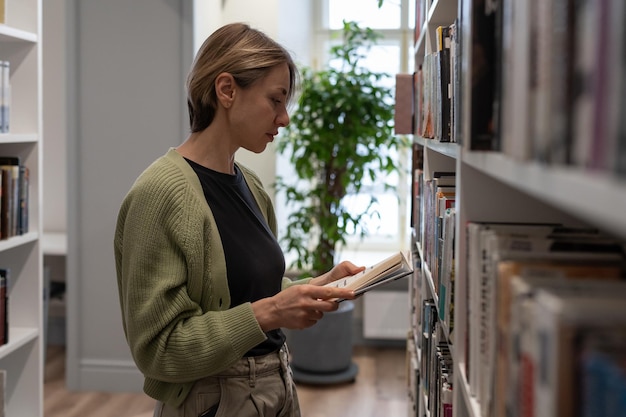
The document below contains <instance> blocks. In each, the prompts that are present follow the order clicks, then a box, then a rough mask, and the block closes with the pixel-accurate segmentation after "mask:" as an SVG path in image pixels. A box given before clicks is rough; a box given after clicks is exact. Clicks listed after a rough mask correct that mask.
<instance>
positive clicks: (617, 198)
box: [410, 0, 626, 417]
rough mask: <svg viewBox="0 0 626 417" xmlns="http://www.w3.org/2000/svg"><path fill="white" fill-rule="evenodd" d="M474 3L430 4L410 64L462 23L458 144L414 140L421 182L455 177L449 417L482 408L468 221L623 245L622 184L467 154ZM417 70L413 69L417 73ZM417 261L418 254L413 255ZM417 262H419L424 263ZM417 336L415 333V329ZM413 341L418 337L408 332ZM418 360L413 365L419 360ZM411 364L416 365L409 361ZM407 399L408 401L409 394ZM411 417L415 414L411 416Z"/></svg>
mask: <svg viewBox="0 0 626 417" xmlns="http://www.w3.org/2000/svg"><path fill="white" fill-rule="evenodd" d="M472 3H473V1H472V0H458V2H457V0H435V1H433V4H432V6H431V8H430V9H429V10H428V12H427V13H426V15H425V19H426V21H425V23H424V24H423V27H422V28H421V31H420V33H419V34H418V35H419V36H417V37H416V38H417V40H416V45H415V51H416V64H420V63H422V62H423V60H424V55H425V54H428V53H430V52H432V51H434V50H435V33H436V32H435V31H436V28H437V27H438V26H440V25H450V24H451V23H453V22H454V20H455V18H457V16H459V15H461V17H462V20H461V23H460V25H459V26H458V27H457V30H458V31H460V33H461V36H462V38H461V39H462V42H463V43H462V47H461V50H462V51H463V55H462V59H461V63H462V92H461V97H462V99H463V102H462V106H461V109H462V114H461V120H462V121H463V125H462V131H461V133H462V139H463V143H462V144H456V143H440V142H437V141H435V140H432V139H424V138H421V137H418V136H415V139H414V140H415V142H416V143H417V144H419V145H420V146H421V147H422V148H423V150H424V152H423V163H424V166H423V170H424V173H425V175H426V176H428V175H429V174H428V173H430V174H432V172H433V171H455V172H456V204H455V209H456V218H455V222H456V237H455V245H456V247H455V272H456V276H455V289H454V331H453V332H452V333H450V331H449V329H447V327H446V325H445V323H443V324H442V333H443V337H445V338H447V339H448V341H449V343H450V344H451V351H452V357H453V362H454V366H453V371H454V389H453V415H454V416H458V417H481V415H482V410H481V404H480V402H479V401H478V400H477V398H476V396H474V395H473V394H472V389H471V387H470V383H469V381H468V378H467V375H466V367H465V363H464V362H465V356H464V352H465V351H466V335H465V334H464V333H463V332H462V331H461V330H462V329H465V328H466V324H467V317H466V316H465V314H466V311H467V309H466V306H467V301H468V290H467V288H468V283H467V276H466V275H465V271H466V256H467V252H468V248H467V244H466V240H467V234H466V228H465V225H466V224H467V222H469V221H517V222H560V223H563V224H568V225H585V226H593V227H596V228H598V229H600V230H601V231H603V232H606V233H608V234H611V235H613V236H615V237H616V238H619V239H624V238H626V217H625V215H624V213H626V180H625V179H624V178H622V179H620V178H619V177H617V176H616V175H614V174H613V173H611V172H602V171H590V170H586V169H583V168H579V167H575V166H565V165H548V164H543V163H538V162H535V161H520V160H519V159H516V158H513V157H510V156H508V155H506V154H504V153H501V152H496V151H473V150H470V149H469V146H468V145H469V142H470V141H469V138H470V135H471V131H470V125H469V123H468V121H469V120H470V119H471V102H470V97H471V87H470V84H471V80H470V79H469V77H470V75H469V69H470V68H472V62H471V56H470V55H471V54H470V53H468V51H471V44H470V42H471V41H470V39H471V30H472V28H471V7H472ZM416 68H417V65H416ZM505 132H507V134H510V135H512V136H513V137H512V138H509V140H511V139H512V140H513V141H523V140H528V138H527V137H526V136H524V134H523V132H521V131H517V130H515V129H509V130H505ZM416 250H417V252H419V253H420V255H421V247H420V246H419V244H418V245H417V247H416ZM422 259H423V256H422ZM430 267H431V266H430V265H422V268H420V270H419V279H420V281H421V292H422V294H421V299H422V300H425V299H429V298H432V299H434V300H435V302H436V303H437V293H436V291H435V286H434V285H433V281H432V277H431V273H430V270H431V268H430ZM413 330H418V329H413ZM414 333H415V334H419V332H414ZM423 354H424V353H423V352H422V351H420V350H419V349H418V350H417V353H416V355H415V356H416V358H417V361H418V363H419V358H420V355H423ZM413 359H414V358H413ZM411 395H412V393H411ZM417 397H418V398H419V399H421V403H420V404H418V405H417V407H416V408H417V415H419V416H420V417H423V416H428V415H430V413H429V411H428V409H427V408H426V407H425V406H424V402H425V401H427V395H426V394H425V393H424V391H423V390H422V387H419V390H418V395H417ZM410 415H413V414H410Z"/></svg>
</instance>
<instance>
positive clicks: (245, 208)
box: [187, 160, 285, 356]
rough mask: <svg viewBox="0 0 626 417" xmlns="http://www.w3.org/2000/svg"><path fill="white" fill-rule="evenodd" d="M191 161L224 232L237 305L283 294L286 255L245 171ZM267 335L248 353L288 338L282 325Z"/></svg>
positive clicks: (273, 347) (259, 352)
mask: <svg viewBox="0 0 626 417" xmlns="http://www.w3.org/2000/svg"><path fill="white" fill-rule="evenodd" d="M187 162H188V163H189V165H191V167H192V168H193V170H194V171H195V172H196V174H197V175H198V178H199V179H200V183H201V184H202V190H203V191H204V196H205V197H206V200H207V203H208V204H209V207H210V208H211V211H212V212H213V216H214V217H215V222H216V223H217V228H218V230H219V233H220V236H221V240H222V246H223V247H224V255H225V257H226V271H227V275H228V287H229V289H230V298H231V307H235V306H237V305H239V304H243V303H245V302H248V301H249V302H253V301H257V300H259V299H261V298H265V297H271V296H273V295H275V294H276V293H278V292H279V291H280V290H281V284H282V278H283V275H284V273H285V258H284V256H283V252H282V250H281V248H280V246H279V245H278V242H277V241H276V237H275V236H274V234H273V233H272V231H271V230H270V228H269V226H268V225H267V222H266V221H265V218H264V217H263V215H262V214H261V211H260V209H259V206H258V205H257V204H256V201H255V200H254V197H253V196H252V193H251V192H250V188H248V184H246V181H245V179H244V177H243V174H242V173H241V171H240V170H239V169H238V168H237V166H235V175H230V174H224V173H221V172H217V171H213V170H211V169H208V168H206V167H203V166H202V165H199V164H196V163H195V162H193V161H190V160H187ZM267 337H268V339H267V340H266V341H264V342H262V343H261V344H259V345H257V346H256V347H254V348H252V349H251V350H250V351H248V352H247V353H246V356H258V355H264V354H267V353H270V352H273V351H275V350H277V349H279V348H280V347H281V346H282V345H283V343H284V342H285V335H284V334H283V332H282V331H281V330H280V329H276V330H272V331H270V332H268V333H267Z"/></svg>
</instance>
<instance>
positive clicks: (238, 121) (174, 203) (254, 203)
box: [115, 24, 363, 417]
mask: <svg viewBox="0 0 626 417" xmlns="http://www.w3.org/2000/svg"><path fill="white" fill-rule="evenodd" d="M296 78H297V69H296V67H295V65H294V63H293V61H292V59H291V57H290V55H289V53H288V52H287V51H286V50H285V49H284V48H283V47H281V46H280V45H278V44H277V43H276V42H274V41H273V40H271V39H270V38H269V37H267V36H266V35H264V34H263V33H261V32H259V31H257V30H254V29H252V28H250V27H249V26H247V25H245V24H230V25H226V26H224V27H222V28H220V29H218V30H217V31H216V32H215V33H213V34H212V35H211V36H210V37H209V38H208V39H207V40H206V41H205V42H204V44H203V45H202V47H201V48H200V50H199V52H198V54H197V56H196V59H195V61H194V63H193V66H192V69H191V71H190V74H189V76H188V79H187V90H188V100H187V101H188V107H189V117H190V125H191V133H190V135H189V136H188V138H187V139H186V140H185V141H184V143H182V144H181V145H180V146H178V147H177V148H172V149H170V150H169V151H168V152H167V153H166V154H165V155H164V156H162V157H161V158H159V159H157V160H156V161H155V162H154V163H153V164H152V165H151V166H150V167H148V168H147V169H146V170H145V171H144V172H143V173H142V174H141V175H140V177H139V178H138V179H137V181H136V182H135V184H134V185H133V186H132V188H131V190H130V191H129V193H128V195H127V196H126V198H125V199H124V202H123V203H122V206H121V208H120V211H119V215H118V223H117V228H116V234H115V259H116V269H117V280H118V287H119V296H120V303H121V307H122V318H123V325H124V331H125V334H126V338H127V340H128V343H129V346H130V349H131V352H132V355H133V358H134V360H135V362H136V364H137V366H138V368H139V369H140V370H141V372H142V373H143V374H144V376H145V383H144V391H145V392H146V393H147V394H148V395H150V396H151V397H153V398H155V399H156V400H157V405H156V408H155V416H161V417H169V416H194V417H195V416H203V417H206V416H238V417H245V416H298V415H300V411H299V405H298V401H297V395H296V392H295V388H294V385H293V382H292V380H291V376H290V370H289V364H288V362H287V360H288V354H287V351H286V346H285V336H284V334H283V332H282V331H281V328H293V329H301V328H306V327H309V326H312V325H313V324H315V323H316V322H317V320H319V319H321V318H322V316H323V314H324V313H326V312H330V311H334V310H335V309H336V308H337V303H336V302H335V301H333V299H334V298H347V299H352V298H354V294H353V293H352V292H351V291H348V290H345V289H337V288H328V287H323V285H324V284H326V283H328V282H331V281H334V280H336V279H339V278H342V277H344V276H347V275H352V274H355V273H357V272H360V271H361V270H363V267H357V266H355V265H353V264H352V263H350V262H343V263H341V264H339V265H337V266H336V267H335V268H333V269H332V270H331V271H329V272H327V273H325V274H323V275H321V276H319V277H316V278H312V279H308V280H303V281H298V282H297V284H298V285H295V284H296V283H294V282H291V281H290V280H288V279H287V278H283V274H284V270H285V262H284V257H283V254H282V251H281V249H280V247H279V245H278V243H277V241H276V237H275V235H276V219H275V215H274V209H273V206H272V203H271V201H270V199H269V197H268V195H267V194H266V192H265V191H264V189H263V187H262V185H261V182H260V180H259V178H258V177H257V176H256V175H255V174H254V173H253V172H252V171H250V170H249V169H247V168H246V167H244V166H242V165H240V164H238V163H237V162H235V152H236V151H237V150H238V149H239V148H244V149H247V150H249V151H252V152H255V153H260V152H262V151H263V150H264V149H265V147H266V146H267V144H268V143H269V142H271V141H272V140H273V139H274V136H276V135H277V134H278V129H279V128H280V127H284V126H286V125H287V124H288V123H289V116H288V114H287V104H288V103H289V101H290V100H291V99H292V96H293V94H294V87H295V85H296V81H297V80H296Z"/></svg>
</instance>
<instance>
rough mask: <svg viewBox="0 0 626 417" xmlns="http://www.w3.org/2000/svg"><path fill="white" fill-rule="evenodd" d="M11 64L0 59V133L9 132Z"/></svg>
mask: <svg viewBox="0 0 626 417" xmlns="http://www.w3.org/2000/svg"><path fill="white" fill-rule="evenodd" d="M10 72H11V64H10V63H9V61H4V60H0V133H8V132H9V116H10V109H11V83H10Z"/></svg>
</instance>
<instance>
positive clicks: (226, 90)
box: [215, 72, 235, 108]
mask: <svg viewBox="0 0 626 417" xmlns="http://www.w3.org/2000/svg"><path fill="white" fill-rule="evenodd" d="M215 93H216V95H217V100H218V101H219V102H220V103H221V104H222V106H224V107H226V108H229V107H230V106H231V104H232V102H233V97H234V96H235V79H234V78H233V76H232V75H231V74H229V73H227V72H223V73H221V74H220V75H218V76H217V78H216V79H215Z"/></svg>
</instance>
